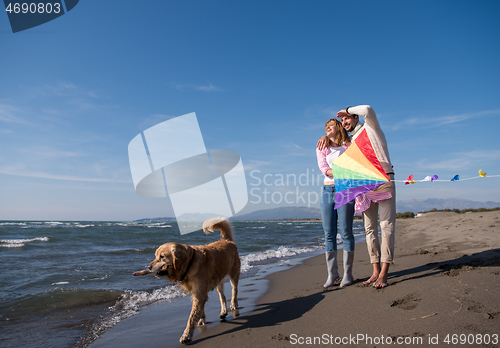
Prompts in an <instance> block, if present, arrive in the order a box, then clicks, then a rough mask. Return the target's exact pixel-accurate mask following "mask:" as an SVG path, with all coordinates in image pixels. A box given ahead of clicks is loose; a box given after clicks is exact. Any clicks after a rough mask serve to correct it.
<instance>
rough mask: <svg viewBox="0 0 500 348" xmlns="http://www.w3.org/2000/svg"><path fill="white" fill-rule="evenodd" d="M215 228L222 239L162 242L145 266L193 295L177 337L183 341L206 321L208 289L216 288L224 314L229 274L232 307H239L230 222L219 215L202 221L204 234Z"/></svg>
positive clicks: (237, 271) (236, 257) (237, 270)
mask: <svg viewBox="0 0 500 348" xmlns="http://www.w3.org/2000/svg"><path fill="white" fill-rule="evenodd" d="M214 230H220V234H221V239H220V240H218V241H216V242H213V243H210V244H208V245H196V246H189V245H185V244H178V243H167V244H163V245H162V246H160V247H159V248H158V249H157V250H156V252H155V259H154V261H153V262H151V263H150V264H149V266H148V268H149V270H150V272H151V273H154V274H155V275H156V276H160V277H162V276H163V277H167V278H168V279H169V280H170V281H172V282H175V283H177V284H179V285H180V286H181V287H182V288H183V289H184V290H185V291H187V292H189V293H191V295H192V297H193V307H192V309H191V315H190V316H189V319H188V322H187V326H186V329H185V330H184V334H183V335H182V336H181V339H180V342H181V343H184V344H187V343H189V342H190V341H191V340H192V338H193V331H194V329H195V326H196V325H204V324H205V303H206V302H207V300H208V292H209V291H210V290H213V289H214V288H215V289H217V292H218V293H219V298H220V305H221V312H220V315H219V317H220V318H221V319H224V318H225V317H226V316H227V307H226V297H225V296H224V282H223V280H224V278H225V277H226V276H229V279H230V281H231V285H232V286H233V291H232V298H231V310H236V309H237V308H238V298H237V296H238V281H239V277H240V257H239V254H238V249H237V248H236V244H234V242H233V233H232V231H231V225H230V224H229V222H228V221H227V220H225V219H222V218H213V219H209V220H207V221H205V222H204V223H203V231H204V232H205V233H207V234H209V233H210V232H213V231H214Z"/></svg>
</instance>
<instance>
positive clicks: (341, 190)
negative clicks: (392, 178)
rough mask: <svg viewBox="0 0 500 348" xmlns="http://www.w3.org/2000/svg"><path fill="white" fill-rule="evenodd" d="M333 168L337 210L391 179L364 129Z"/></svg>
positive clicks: (334, 163) (334, 162)
mask: <svg viewBox="0 0 500 348" xmlns="http://www.w3.org/2000/svg"><path fill="white" fill-rule="evenodd" d="M331 167H332V175H333V178H334V180H335V209H337V208H338V207H341V206H343V205H344V204H346V203H348V202H350V201H352V200H353V199H354V198H356V197H357V196H359V195H362V194H363V193H365V192H368V191H371V190H374V189H375V188H377V187H379V186H380V185H382V184H385V183H386V182H389V177H388V176H387V174H386V173H385V170H384V169H383V168H382V166H381V164H380V162H379V160H378V159H377V156H376V155H375V151H374V150H373V147H372V144H371V142H370V139H369V138H368V135H367V134H366V129H363V130H362V131H361V133H360V134H359V136H358V137H356V139H355V140H354V141H353V142H352V144H351V146H349V148H347V150H346V151H345V152H344V153H343V154H342V155H340V156H339V157H337V159H335V161H333V163H332V165H331Z"/></svg>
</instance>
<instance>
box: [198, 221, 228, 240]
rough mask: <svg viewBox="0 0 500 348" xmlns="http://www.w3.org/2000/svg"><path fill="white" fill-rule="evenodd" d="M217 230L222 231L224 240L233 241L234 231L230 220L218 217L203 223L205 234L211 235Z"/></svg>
mask: <svg viewBox="0 0 500 348" xmlns="http://www.w3.org/2000/svg"><path fill="white" fill-rule="evenodd" d="M215 230H220V235H221V237H222V239H226V240H229V241H231V242H232V241H233V231H232V230H231V224H230V223H229V221H228V220H226V219H224V218H221V217H216V218H212V219H208V220H207V221H205V222H204V223H203V232H205V233H206V234H209V233H211V232H213V231H215Z"/></svg>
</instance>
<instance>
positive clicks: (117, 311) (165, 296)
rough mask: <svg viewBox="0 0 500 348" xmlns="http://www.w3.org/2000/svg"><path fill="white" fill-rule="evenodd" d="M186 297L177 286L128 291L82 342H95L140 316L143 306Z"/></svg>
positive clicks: (93, 326)
mask: <svg viewBox="0 0 500 348" xmlns="http://www.w3.org/2000/svg"><path fill="white" fill-rule="evenodd" d="M184 296H187V293H186V292H184V291H183V290H182V289H181V288H180V287H179V286H176V285H168V286H166V287H164V288H160V289H155V290H152V291H126V292H125V293H123V294H122V295H121V296H120V298H119V299H118V300H117V301H116V303H115V305H114V306H112V307H109V311H110V312H109V313H110V314H109V315H107V316H105V317H103V318H102V319H100V320H99V321H97V322H96V323H94V324H93V325H92V328H91V329H90V330H89V333H88V334H87V335H86V337H84V338H83V339H82V341H83V342H93V341H95V340H96V339H97V338H98V337H99V336H100V335H102V334H103V333H104V331H105V330H106V329H109V328H112V327H113V326H115V325H116V324H118V323H119V322H121V321H122V320H124V319H126V318H129V317H132V316H134V315H137V314H139V310H140V308H141V307H143V306H146V305H148V304H151V303H153V302H157V301H165V300H166V301H171V300H173V299H176V298H179V297H184Z"/></svg>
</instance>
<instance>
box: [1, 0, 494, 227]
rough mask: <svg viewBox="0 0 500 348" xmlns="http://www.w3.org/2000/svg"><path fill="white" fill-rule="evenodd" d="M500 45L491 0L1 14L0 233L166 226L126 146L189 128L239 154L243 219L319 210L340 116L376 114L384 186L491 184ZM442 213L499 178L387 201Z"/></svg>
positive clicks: (164, 203) (95, 4)
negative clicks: (21, 25)
mask: <svg viewBox="0 0 500 348" xmlns="http://www.w3.org/2000/svg"><path fill="white" fill-rule="evenodd" d="M498 33H500V3H499V2H496V1H384V2H374V1H351V2H346V1H288V0H287V1H238V2H235V1H182V2H181V1H159V0H153V1H147V2H137V1H128V0H126V1H111V0H100V1H80V3H79V4H78V5H77V6H76V7H75V8H74V9H73V10H72V11H70V12H69V13H67V14H65V15H64V16H61V17H60V18H57V19H55V20H53V21H51V22H48V23H46V24H43V25H41V26H38V27H35V28H32V29H29V30H26V31H23V32H19V33H16V34H13V33H12V32H11V29H10V25H9V22H8V18H7V14H6V13H4V14H0V49H1V54H0V219H3V220H11V219H29V220H133V219H139V218H146V217H159V216H173V213H172V206H171V203H170V201H169V200H168V199H161V198H148V197H142V196H140V195H138V194H137V193H136V192H135V190H134V186H133V183H132V178H131V174H130V168H129V162H128V153H127V146H128V143H129V142H130V141H131V140H132V139H133V138H134V137H135V136H136V135H137V134H139V133H140V132H141V131H144V130H145V129H147V128H149V127H151V126H153V125H155V124H157V123H159V122H162V121H165V120H168V119H170V118H173V117H175V116H181V115H185V114H188V113H190V112H195V113H196V115H197V118H198V122H199V125H200V129H201V131H202V133H203V139H204V142H205V145H206V147H207V148H208V149H222V150H232V151H235V152H238V153H239V154H240V155H241V158H242V161H243V165H244V168H245V173H246V176H247V184H248V190H249V193H250V194H249V203H248V204H247V206H246V208H245V209H244V211H243V212H251V211H254V210H257V209H263V208H273V207H277V206H284V205H306V206H307V205H310V206H318V205H319V204H318V203H317V202H315V201H314V199H315V195H317V193H319V192H320V185H319V184H318V180H317V179H315V180H312V179H311V178H317V175H318V174H319V169H318V167H317V163H316V157H315V144H316V141H317V139H318V138H319V137H320V136H321V135H323V133H324V122H325V121H326V120H327V119H329V118H331V117H333V115H335V113H336V111H338V110H340V109H342V108H345V107H346V106H349V105H358V104H370V105H371V106H372V107H373V108H374V109H375V111H376V112H377V115H378V118H379V121H380V123H381V125H382V129H383V130H384V132H385V135H386V138H387V140H388V143H389V151H390V155H391V160H392V162H393V164H394V168H395V172H396V179H399V180H404V179H405V178H406V177H408V176H409V175H410V174H413V175H414V176H415V178H417V179H422V178H424V177H425V176H427V175H433V174H437V175H439V176H440V178H443V179H451V177H453V175H455V174H460V176H461V177H463V178H466V177H473V176H476V175H477V171H478V170H479V169H480V168H482V169H483V171H485V172H487V173H488V174H500V161H499V160H500V142H499V138H498V128H499V126H500V93H499V92H500V87H499V85H498V81H499V80H500V64H498V57H500V40H499V34H498ZM287 175H288V177H289V178H291V177H293V176H295V178H297V179H298V178H299V177H300V175H302V183H293V182H291V181H289V182H286V181H285V182H283V181H280V179H281V178H282V177H286V176H287ZM264 177H265V179H266V181H265V183H264V181H263V180H264ZM306 177H308V178H309V181H308V182H306V181H305V178H306ZM252 190H253V191H252ZM264 190H267V192H268V193H267V196H265V195H266V194H265V191H264ZM288 192H292V193H290V194H289V195H288V196H287V197H288V200H287V202H285V199H284V197H285V194H286V193H288ZM273 194H274V196H272V195H273ZM301 194H302V195H301ZM304 194H305V196H304ZM449 197H456V198H464V199H471V200H476V201H488V200H490V201H500V199H498V197H500V178H485V179H480V180H469V181H459V182H454V183H452V182H433V183H421V184H415V185H408V186H405V185H404V184H402V183H398V185H397V199H398V200H402V199H412V198H417V199H420V198H449ZM266 198H267V203H266ZM289 202H292V203H289Z"/></svg>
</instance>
